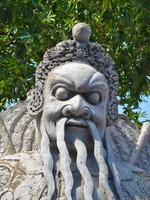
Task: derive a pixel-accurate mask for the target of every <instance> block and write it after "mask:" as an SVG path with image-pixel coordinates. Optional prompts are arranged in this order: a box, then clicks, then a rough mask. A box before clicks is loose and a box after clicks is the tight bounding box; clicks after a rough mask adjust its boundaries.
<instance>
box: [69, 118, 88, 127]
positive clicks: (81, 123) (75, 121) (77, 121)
mask: <svg viewBox="0 0 150 200" xmlns="http://www.w3.org/2000/svg"><path fill="white" fill-rule="evenodd" d="M66 126H75V127H80V128H88V125H87V123H86V122H85V120H83V119H81V118H70V119H68V120H67V122H66Z"/></svg>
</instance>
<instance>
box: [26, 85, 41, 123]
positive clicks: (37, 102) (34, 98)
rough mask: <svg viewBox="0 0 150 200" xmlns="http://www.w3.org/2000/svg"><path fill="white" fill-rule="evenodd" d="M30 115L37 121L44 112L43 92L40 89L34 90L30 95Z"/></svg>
mask: <svg viewBox="0 0 150 200" xmlns="http://www.w3.org/2000/svg"><path fill="white" fill-rule="evenodd" d="M27 100H28V105H27V109H28V113H29V114H30V116H31V117H32V118H34V119H37V118H39V117H40V116H41V114H42V111H43V101H44V99H43V91H42V90H40V88H35V89H32V90H31V91H30V92H29V93H28V95H27Z"/></svg>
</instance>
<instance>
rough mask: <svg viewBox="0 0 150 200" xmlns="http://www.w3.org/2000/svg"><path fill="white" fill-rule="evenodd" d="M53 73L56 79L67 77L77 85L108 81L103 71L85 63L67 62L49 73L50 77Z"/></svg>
mask: <svg viewBox="0 0 150 200" xmlns="http://www.w3.org/2000/svg"><path fill="white" fill-rule="evenodd" d="M53 75H54V76H55V78H56V79H61V78H65V79H67V81H68V82H69V81H70V82H72V83H75V84H76V86H77V87H78V86H81V85H89V84H90V83H91V84H92V82H99V81H100V82H104V83H107V81H106V79H105V77H104V75H103V74H102V73H100V72H98V71H97V70H96V69H94V68H93V67H91V66H90V65H88V64H83V63H66V64H64V65H61V66H59V67H57V68H55V69H54V70H53V71H52V72H51V73H50V74H49V76H50V77H53ZM50 79H51V78H50ZM51 80H53V79H51Z"/></svg>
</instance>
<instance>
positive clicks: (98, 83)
mask: <svg viewBox="0 0 150 200" xmlns="http://www.w3.org/2000/svg"><path fill="white" fill-rule="evenodd" d="M88 84H89V85H90V88H97V89H103V90H108V85H107V83H106V81H105V79H103V81H102V80H99V73H98V72H96V73H94V74H93V76H92V77H91V79H90V80H89V82H88Z"/></svg>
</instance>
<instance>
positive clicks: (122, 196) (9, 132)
mask: <svg viewBox="0 0 150 200" xmlns="http://www.w3.org/2000/svg"><path fill="white" fill-rule="evenodd" d="M90 33H91V29H90V27H89V26H88V25H87V24H85V23H79V24H77V25H75V26H74V27H73V31H72V34H73V40H67V41H63V42H61V43H58V44H57V45H56V46H55V47H54V48H52V49H48V50H47V52H46V53H45V55H44V57H43V61H42V62H41V63H40V64H39V65H38V66H37V69H36V75H35V88H34V89H33V90H31V91H29V93H28V97H27V100H25V101H24V102H19V103H18V104H17V105H15V106H13V107H11V108H9V109H8V110H7V111H5V112H4V113H2V114H1V116H0V154H1V158H0V199H1V200H6V199H7V200H21V199H22V200H30V199H31V200H50V199H57V200H65V199H67V200H75V199H76V200H83V199H85V200H149V199H150V167H149V166H150V125H149V123H145V124H144V125H143V127H142V130H141V134H140V135H139V131H138V129H137V128H136V126H135V125H134V124H132V123H131V122H129V120H128V119H127V118H126V117H125V116H123V115H118V113H117V107H118V102H117V88H118V75H117V73H116V72H115V69H114V64H113V61H112V60H111V58H110V57H109V56H108V55H107V54H106V53H105V51H104V49H103V48H102V46H101V45H100V44H97V43H91V42H89V38H90Z"/></svg>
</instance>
